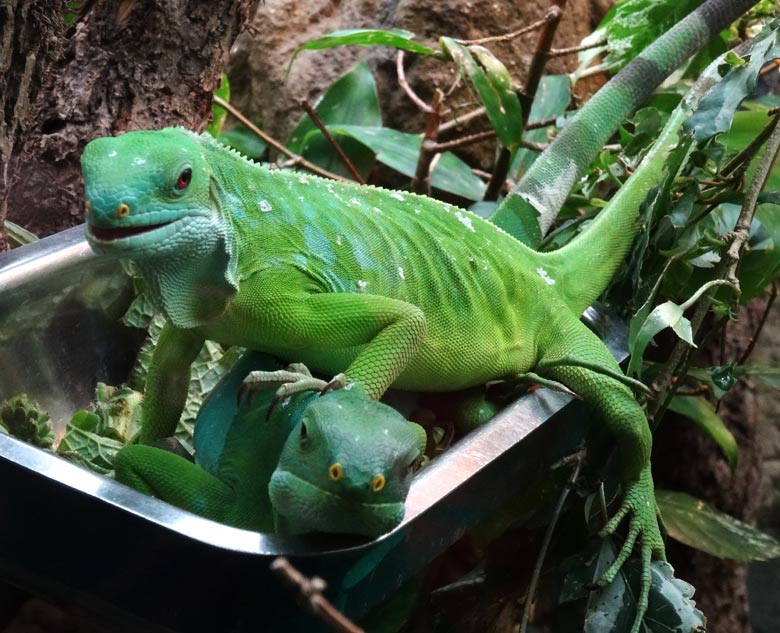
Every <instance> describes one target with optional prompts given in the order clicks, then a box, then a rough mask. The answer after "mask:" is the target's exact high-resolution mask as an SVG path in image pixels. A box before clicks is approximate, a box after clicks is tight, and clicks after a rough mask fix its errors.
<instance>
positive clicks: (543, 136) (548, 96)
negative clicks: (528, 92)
mask: <svg viewBox="0 0 780 633" xmlns="http://www.w3.org/2000/svg"><path fill="white" fill-rule="evenodd" d="M569 101H571V83H570V81H569V78H568V77H567V76H566V75H545V76H544V77H542V80H541V82H540V83H539V87H538V88H537V89H536V96H535V97H534V102H533V104H532V105H531V112H530V114H529V116H528V120H529V121H530V122H531V123H533V122H534V121H544V120H545V119H550V118H552V117H559V116H562V115H563V114H564V112H566V108H567V107H568V105H569ZM548 130H549V128H540V129H538V130H528V131H526V133H525V134H524V135H523V138H525V139H526V140H527V141H532V142H534V143H544V142H546V141H547V140H548V138H547V131H548ZM537 156H539V153H538V152H534V151H532V150H529V149H525V148H524V147H521V148H520V149H519V150H518V151H517V154H515V158H514V160H513V161H512V167H511V168H510V171H509V173H510V175H511V176H512V178H515V179H517V178H519V177H520V176H522V175H523V174H524V173H525V171H526V170H527V169H528V168H529V167H530V166H531V164H532V163H533V162H534V161H535V160H536V157H537Z"/></svg>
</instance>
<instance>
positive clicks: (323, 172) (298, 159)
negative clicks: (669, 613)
mask: <svg viewBox="0 0 780 633" xmlns="http://www.w3.org/2000/svg"><path fill="white" fill-rule="evenodd" d="M214 103H216V104H217V105H218V106H219V107H221V108H225V110H227V111H228V112H230V114H232V115H233V116H234V117H236V118H237V119H238V120H239V121H241V123H243V124H244V125H246V126H247V128H249V129H250V130H252V132H254V133H255V134H257V135H258V136H259V137H260V138H261V139H263V140H264V141H265V142H266V143H268V144H269V145H270V146H271V147H273V148H275V149H276V150H278V151H279V152H281V153H282V154H284V155H285V156H288V157H289V158H291V159H292V160H293V161H294V164H295V165H300V166H301V167H303V168H304V169H308V170H309V171H310V172H312V173H315V174H317V175H319V176H324V177H325V178H331V179H333V180H343V181H344V182H351V181H350V180H349V178H344V176H340V175H339V174H334V173H333V172H330V171H328V170H327V169H322V167H318V166H317V165H315V164H314V163H310V162H309V161H308V160H306V159H305V158H304V157H303V156H300V155H298V154H296V153H295V152H291V151H290V150H289V149H287V148H286V147H285V146H284V145H282V144H281V143H280V142H279V141H277V140H276V139H275V138H273V137H271V136H269V135H268V134H266V133H265V132H263V130H261V129H260V128H259V127H257V126H256V125H255V124H254V123H252V122H251V121H250V120H249V119H247V118H246V117H245V116H244V115H243V114H241V112H239V111H238V110H237V109H236V108H235V107H233V106H232V105H230V104H229V103H228V102H227V101H225V100H224V99H222V98H220V97H218V96H216V95H214Z"/></svg>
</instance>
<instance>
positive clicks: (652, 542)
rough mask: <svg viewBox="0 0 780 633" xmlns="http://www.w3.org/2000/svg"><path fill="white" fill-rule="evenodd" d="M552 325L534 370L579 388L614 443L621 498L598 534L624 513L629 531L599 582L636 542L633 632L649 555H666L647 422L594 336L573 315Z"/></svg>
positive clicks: (610, 576) (641, 609)
mask: <svg viewBox="0 0 780 633" xmlns="http://www.w3.org/2000/svg"><path fill="white" fill-rule="evenodd" d="M556 325H557V327H556V328H555V329H554V330H553V329H551V330H549V331H550V334H549V336H548V337H547V338H546V340H544V341H543V342H542V344H541V345H540V349H541V350H542V356H541V358H540V360H539V363H538V365H537V367H536V371H537V372H538V373H539V374H540V375H541V376H543V377H545V378H548V379H551V380H554V381H557V382H559V383H561V384H563V385H565V386H566V387H568V388H569V389H571V390H572V391H574V392H575V393H577V394H578V395H579V396H580V397H581V398H582V399H583V400H584V401H585V402H586V403H587V404H588V405H589V406H590V407H592V408H593V409H594V411H595V412H596V414H597V415H598V417H599V418H600V419H601V420H602V421H603V422H604V423H605V424H606V425H607V428H608V429H609V431H610V433H611V435H612V436H613V438H614V439H615V441H616V443H617V451H616V456H617V460H618V463H617V466H618V469H619V471H618V472H619V476H620V477H621V479H622V481H623V494H624V498H623V502H622V504H621V506H620V508H619V509H618V511H617V513H616V514H615V515H614V516H613V517H612V519H611V520H610V521H609V522H608V523H607V525H606V526H605V527H604V529H603V530H602V531H601V535H602V536H607V535H612V534H614V533H615V531H616V530H617V528H618V526H619V524H620V523H621V522H622V521H623V519H624V518H628V533H627V538H626V541H625V543H624V544H623V546H622V547H621V549H620V552H619V554H618V557H617V559H616V560H615V563H614V564H613V565H612V566H611V567H610V568H609V569H608V570H607V572H606V573H605V574H604V575H603V576H602V578H601V579H600V580H599V583H598V584H599V585H601V586H604V585H608V584H609V583H610V582H612V580H614V578H615V576H616V575H617V573H618V572H619V570H620V568H621V567H622V566H623V564H624V563H625V561H626V560H627V559H628V557H629V555H630V554H631V551H632V550H633V549H634V545H635V544H636V545H638V546H639V549H640V551H641V555H642V581H641V588H640V593H639V596H640V599H639V601H638V603H637V614H636V619H635V620H634V624H633V627H632V629H631V631H632V633H637V632H638V631H639V630H640V627H641V625H642V618H643V616H644V613H645V611H646V609H647V598H648V595H649V590H650V560H651V558H652V557H653V556H655V557H656V558H665V552H664V543H663V539H662V537H661V531H660V527H659V522H658V516H657V512H658V509H657V505H656V501H655V494H654V492H653V479H652V475H651V473H650V449H651V444H652V436H651V434H650V428H649V426H648V424H647V420H646V419H645V415H644V412H643V411H642V408H641V407H640V406H639V403H638V402H637V401H636V399H635V398H634V396H633V394H632V392H631V389H630V388H629V386H628V384H626V381H624V380H620V379H618V378H617V374H619V373H621V372H620V367H619V366H618V364H617V362H616V361H615V359H614V358H613V357H612V354H611V353H610V352H609V350H608V349H607V348H606V346H605V345H604V344H603V343H602V342H601V341H600V340H599V339H598V337H597V336H596V335H595V334H593V332H591V331H590V330H588V328H587V327H586V326H585V325H584V324H582V323H581V322H580V321H579V320H577V319H576V318H575V317H574V316H573V315H571V316H570V315H566V314H564V313H560V314H559V315H558V317H557V323H556ZM596 368H598V369H596Z"/></svg>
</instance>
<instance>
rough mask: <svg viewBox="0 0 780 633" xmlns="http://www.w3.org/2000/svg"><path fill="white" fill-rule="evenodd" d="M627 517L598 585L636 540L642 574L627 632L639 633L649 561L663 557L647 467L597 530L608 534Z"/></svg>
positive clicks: (615, 570) (606, 582) (615, 571)
mask: <svg viewBox="0 0 780 633" xmlns="http://www.w3.org/2000/svg"><path fill="white" fill-rule="evenodd" d="M626 516H629V517H630V518H629V522H628V533H627V535H626V540H625V541H624V543H623V546H622V547H621V548H620V551H619V552H618V555H617V557H616V558H615V561H614V562H613V563H612V565H610V567H609V569H607V571H606V572H604V574H603V575H602V576H601V578H600V579H599V581H598V585H599V586H601V587H606V586H607V585H609V584H610V583H611V582H612V581H613V580H614V579H615V577H616V576H617V574H618V572H619V571H620V568H621V567H622V566H623V564H624V563H625V562H626V560H628V557H629V556H630V555H631V552H632V550H633V549H634V545H635V544H637V543H639V549H640V552H641V556H642V577H641V585H640V591H639V598H638V600H637V608H636V617H635V619H634V623H633V626H632V627H631V633H639V630H640V628H641V626H642V619H643V618H644V615H645V612H646V611H647V603H648V596H649V595H650V580H651V574H650V562H651V560H652V558H653V557H655V558H660V559H666V552H665V548H664V542H663V538H662V536H661V530H660V527H659V517H658V507H657V505H656V503H655V496H654V495H653V478H652V475H651V474H650V468H649V466H648V467H645V468H644V469H643V470H642V473H641V475H640V476H639V479H638V480H637V481H635V482H633V483H632V484H630V485H629V486H628V488H627V490H626V493H625V498H624V500H623V503H622V505H621V506H620V508H619V509H618V511H617V513H616V514H615V516H613V517H612V518H611V519H610V520H609V522H608V523H607V524H606V525H605V526H604V529H602V530H601V532H599V535H600V536H611V535H613V534H614V533H615V531H616V530H617V528H618V526H619V525H620V523H621V522H622V520H623V519H624V518H625V517H626Z"/></svg>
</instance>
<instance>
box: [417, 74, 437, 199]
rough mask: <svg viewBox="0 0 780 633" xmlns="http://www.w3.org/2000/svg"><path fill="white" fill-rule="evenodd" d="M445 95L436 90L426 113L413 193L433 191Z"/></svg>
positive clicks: (425, 193)
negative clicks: (432, 183)
mask: <svg viewBox="0 0 780 633" xmlns="http://www.w3.org/2000/svg"><path fill="white" fill-rule="evenodd" d="M443 98H444V93H443V92H442V91H441V90H439V89H438V88H436V90H435V91H434V93H433V99H431V104H430V106H429V110H428V112H426V113H425V132H424V133H423V140H422V143H421V145H420V155H419V157H418V158H417V168H416V169H415V172H414V178H413V179H412V191H413V192H414V193H421V194H424V195H429V194H430V191H431V172H432V171H433V168H434V167H435V165H436V162H438V159H437V157H438V156H440V153H439V151H438V149H437V148H436V146H437V142H436V140H437V137H438V134H439V122H440V121H441V113H442V105H443V101H442V99H443Z"/></svg>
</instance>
